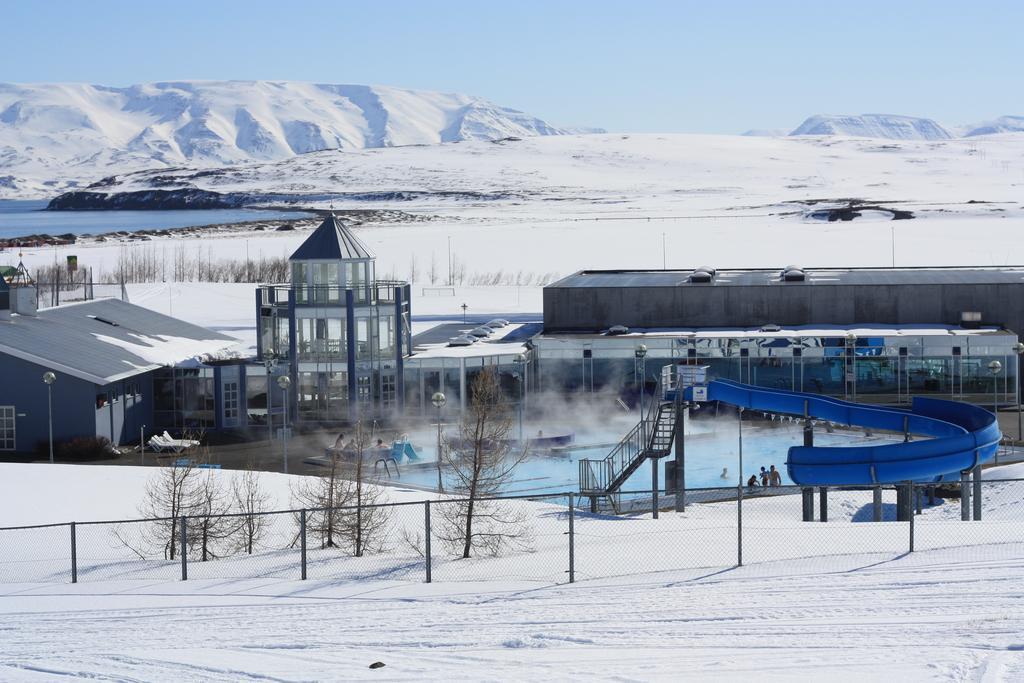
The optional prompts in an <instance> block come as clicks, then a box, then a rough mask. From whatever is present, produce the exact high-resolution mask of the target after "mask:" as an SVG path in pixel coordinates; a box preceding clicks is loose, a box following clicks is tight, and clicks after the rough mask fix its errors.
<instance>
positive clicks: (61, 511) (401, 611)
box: [0, 464, 1024, 681]
mask: <svg viewBox="0 0 1024 683" xmlns="http://www.w3.org/2000/svg"><path fill="white" fill-rule="evenodd" d="M1022 469H1024V468H1022V467H1021V466H1019V465H1017V466H1007V467H1002V468H997V469H990V470H987V471H986V478H988V479H993V478H996V477H998V478H1004V477H1016V476H1020V475H1021V474H1024V471H1022ZM153 472H154V470H153V469H152V468H136V467H128V466H122V467H93V466H79V467H76V466H61V465H58V466H49V465H45V464H41V465H2V466H0V473H2V475H3V476H2V478H0V482H2V483H0V520H3V524H5V525H7V524H10V523H12V522H25V521H29V520H30V519H31V520H33V521H58V520H61V519H68V517H69V516H70V517H72V518H76V519H78V520H81V521H86V520H90V519H91V520H95V519H97V518H102V517H107V516H117V517H121V516H132V513H133V512H134V510H135V508H136V507H137V505H138V502H139V497H140V495H141V494H140V490H141V484H142V483H143V482H144V481H145V479H146V477H148V476H150V475H151V474H152V473H153ZM54 473H56V476H55V475H54ZM216 476H224V477H231V476H235V475H234V474H232V473H230V472H226V471H225V472H218V473H216ZM264 476H265V477H266V479H265V483H266V485H267V487H268V489H270V490H271V491H272V493H273V496H274V502H275V503H285V502H286V501H287V499H288V490H289V487H288V478H287V477H286V476H285V475H270V474H267V475H264ZM19 482H20V483H19ZM1022 493H1024V483H993V484H990V485H986V498H985V521H982V522H970V523H964V522H960V521H958V520H959V503H958V501H947V502H946V503H944V504H940V505H937V506H935V507H930V508H929V507H926V508H925V509H924V511H923V514H922V515H921V516H919V517H917V518H916V525H915V526H916V541H917V542H916V550H915V552H914V553H912V554H908V553H907V552H906V550H907V541H908V525H907V524H906V523H896V522H891V521H886V522H882V523H873V522H863V521H856V520H860V519H864V515H863V512H864V510H865V509H866V507H867V504H868V502H869V501H870V493H868V492H833V493H832V494H831V496H830V521H829V523H827V524H823V523H820V522H815V523H802V522H800V521H799V514H800V501H799V497H798V496H779V497H774V498H751V499H748V500H746V501H745V502H744V515H743V525H744V566H742V567H736V566H735V562H736V557H735V552H736V547H735V546H736V537H737V528H736V514H735V503H731V502H718V503H709V504H699V505H691V506H689V508H688V510H687V511H686V512H685V513H682V514H676V513H672V512H663V513H662V515H661V518H660V519H658V520H654V519H651V518H650V515H639V516H636V517H628V518H612V517H605V516H600V515H598V516H592V515H586V514H581V513H578V514H577V516H576V523H575V550H576V553H575V566H576V580H577V582H576V583H575V584H573V585H568V584H567V583H566V581H567V576H566V574H565V573H564V572H565V570H566V568H567V562H568V539H567V536H566V534H565V532H566V531H567V530H568V525H567V522H568V519H567V514H566V511H565V508H564V507H560V506H557V505H554V504H551V503H543V502H526V501H524V502H521V503H518V504H517V505H520V506H522V507H523V508H524V509H527V510H529V511H530V513H531V514H530V517H529V520H530V522H529V523H530V526H531V529H532V531H533V534H532V538H531V541H530V548H529V549H528V550H524V551H517V552H513V553H510V554H509V555H508V556H506V557H499V558H494V559H488V558H479V559H474V560H470V561H463V560H452V559H450V558H449V557H448V556H447V555H446V553H445V551H444V550H443V548H442V547H440V544H438V547H435V550H434V553H433V554H434V556H435V566H434V583H431V584H425V583H423V565H422V559H421V558H419V557H418V556H415V554H414V553H410V552H408V551H406V550H402V551H398V550H396V551H393V552H385V553H383V554H379V555H376V556H370V557H367V558H360V559H362V560H366V562H364V563H363V565H362V566H361V567H360V566H357V565H356V564H355V561H356V560H357V558H351V557H344V556H342V554H341V553H338V552H334V553H333V555H332V556H331V557H326V556H325V555H324V554H323V553H321V552H320V551H319V550H318V549H315V548H314V549H311V555H310V580H308V581H305V582H303V581H298V580H297V578H298V566H297V559H298V554H297V552H296V551H295V550H294V549H292V550H289V551H267V552H265V553H262V554H260V555H259V556H254V557H252V558H244V557H243V558H241V559H237V558H230V559H226V560H218V561H214V562H208V563H200V562H198V561H195V560H193V561H191V562H190V565H189V569H190V573H189V580H188V581H187V582H182V581H180V580H178V578H179V577H178V576H177V570H178V567H177V562H158V563H152V562H150V563H144V562H142V561H140V560H138V559H137V558H136V560H135V564H134V566H129V564H130V563H129V561H128V560H127V559H126V558H124V557H120V558H118V563H117V564H116V565H115V564H110V565H108V566H107V567H106V568H105V569H104V571H100V572H99V573H97V574H90V570H89V568H90V567H92V568H99V566H100V564H101V560H102V559H103V558H102V557H101V556H102V555H103V553H98V552H97V549H98V548H99V547H100V545H101V544H100V543H99V542H100V541H101V539H103V538H104V534H101V533H99V529H101V527H94V529H96V531H93V532H88V533H86V534H84V535H83V529H87V528H88V527H83V526H79V534H80V535H79V547H80V549H79V563H80V566H82V567H84V569H80V574H79V580H80V583H78V584H75V585H71V584H69V583H66V582H64V583H54V582H50V581H36V582H11V578H10V571H11V567H12V563H13V564H14V565H19V564H20V565H21V566H22V568H24V564H25V561H26V560H28V559H31V557H32V556H33V555H39V553H41V552H42V553H43V554H45V553H50V555H51V561H53V560H56V559H57V558H58V557H59V556H60V555H61V554H62V550H60V548H61V546H65V545H66V543H67V535H66V532H67V527H62V528H60V529H61V534H60V536H59V537H56V536H55V537H52V538H49V537H47V536H45V535H40V536H38V537H37V541H38V540H40V539H41V540H42V545H43V546H44V547H45V548H44V549H40V548H36V549H35V550H27V546H26V541H25V540H24V538H25V537H20V538H21V539H22V540H21V542H20V543H21V547H20V548H18V547H16V546H15V547H12V545H14V544H13V543H12V537H11V535H10V532H6V533H5V532H0V577H2V579H3V582H2V583H0V632H2V633H3V634H4V635H3V641H4V647H3V648H2V649H0V678H2V679H3V680H18V681H21V680H25V681H35V680H53V679H56V678H65V677H74V678H99V679H100V680H225V681H227V680H232V681H234V680H256V679H259V680H281V681H293V680H294V681H299V680H367V679H370V678H375V679H387V680H410V679H420V680H422V679H425V678H426V679H437V678H446V679H451V680H508V679H517V680H522V679H526V678H538V679H555V680H584V679H589V680H594V679H598V680H619V681H622V680H652V679H658V680H679V679H680V678H684V679H685V678H698V679H701V680H746V679H749V678H750V677H751V676H756V677H758V678H759V679H766V680H792V679H794V678H800V679H804V680H806V679H808V678H815V679H827V680H843V681H845V680H850V681H854V680H857V681H863V680H883V679H887V680H893V679H895V680H913V681H918V680H940V681H963V680H979V681H1014V680H1020V677H1021V676H1022V675H1024V642H1022V641H1021V638H1020V634H1021V633H1022V632H1024V616H1021V615H1022V612H1021V609H1020V607H1021V604H1020V603H1021V601H1022V599H1024V594H1022V593H1021V591H1020V577H1021V575H1022V572H1024V525H1022V524H1021V521H1022V520H1024V507H1022V506H1024V501H1022V495H1021V494H1022ZM119 494H120V495H119ZM389 495H390V496H391V497H392V498H393V499H394V500H400V501H410V500H422V499H423V497H424V494H422V493H419V492H409V491H401V490H392V491H391V492H390V494H389ZM56 500H60V501H61V504H60V505H53V504H47V503H48V502H49V501H56ZM893 502H894V501H893V498H892V495H891V492H887V493H886V497H885V513H886V517H887V518H889V517H891V514H892V505H893ZM438 504H440V503H438V502H436V501H435V504H434V505H435V508H434V509H435V515H436V514H437V507H436V506H437V505H438ZM402 509H406V510H409V511H410V513H408V514H405V513H403V514H401V515H397V516H396V519H395V524H396V525H397V526H405V527H407V528H415V527H416V526H417V525H420V524H422V520H423V517H422V514H421V512H422V507H421V506H418V505H417V506H409V507H407V508H402ZM412 511H415V512H412ZM868 519H870V517H868ZM19 533H27V532H19ZM111 548H112V546H111V545H107V546H106V549H105V551H104V552H110V550H111ZM63 554H64V557H65V558H66V553H63ZM382 555H383V556H382ZM108 559H109V558H108ZM90 563H92V564H90ZM143 565H146V567H145V569H144V571H139V570H140V568H142V567H143ZM158 565H162V566H158ZM51 568H53V567H52V565H51ZM114 569H119V571H121V572H122V573H121V575H120V576H119V575H117V574H116V573H114V572H113V570H114ZM62 571H63V568H62ZM53 578H56V577H53ZM63 580H64V581H66V580H67V578H66V576H65V577H64V579H63ZM377 661H380V662H383V663H384V664H385V665H386V666H385V667H384V668H381V669H377V670H371V669H369V668H368V667H369V665H370V664H372V663H374V662H377Z"/></svg>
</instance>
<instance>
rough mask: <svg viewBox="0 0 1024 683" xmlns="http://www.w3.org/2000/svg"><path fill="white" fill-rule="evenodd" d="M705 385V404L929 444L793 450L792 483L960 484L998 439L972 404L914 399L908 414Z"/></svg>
mask: <svg viewBox="0 0 1024 683" xmlns="http://www.w3.org/2000/svg"><path fill="white" fill-rule="evenodd" d="M706 386H707V400H709V401H721V402H723V403H728V404H731V405H735V406H740V407H743V408H749V409H753V410H763V411H767V412H773V413H787V414H790V415H797V416H805V417H809V418H812V419H815V420H823V421H827V422H834V423H837V424H844V425H849V426H855V427H864V428H870V429H885V430H890V431H895V432H908V433H910V434H913V435H917V436H926V437H929V438H926V439H920V440H916V441H910V442H907V443H899V444H888V445H884V446H840V447H828V446H793V447H791V448H790V449H789V453H788V456H787V458H786V468H787V470H788V472H789V478H790V479H792V480H793V482H794V483H796V484H799V485H801V486H841V485H871V484H894V483H899V482H905V481H919V482H934V481H942V480H944V479H951V478H952V479H958V478H959V476H960V472H962V471H964V470H969V469H971V468H973V467H974V466H976V465H978V464H981V463H983V462H985V461H987V460H990V459H991V458H993V457H994V456H995V453H996V449H997V448H998V447H999V439H1000V438H1001V437H1002V434H1001V433H1000V431H999V424H998V423H997V422H996V419H995V416H994V415H993V414H992V413H990V412H989V411H987V410H985V409H983V408H979V407H977V406H973V405H971V404H969V403H958V402H955V401H943V400H940V399H934V398H914V400H913V402H912V404H911V407H910V409H909V410H908V409H904V408H889V407H883V406H873V405H865V404H863V403H852V402H850V401H841V400H839V399H835V398H829V397H827V396H819V395H817V394H807V393H802V392H796V391H784V390H780V389H766V388H764V387H755V386H750V385H748V384H740V383H739V382H732V381H729V380H714V381H712V382H709V383H708V384H707V385H706ZM693 389H694V388H693V387H687V388H686V389H685V390H684V392H683V396H684V398H686V399H687V400H690V401H692V400H693ZM673 393H674V392H673Z"/></svg>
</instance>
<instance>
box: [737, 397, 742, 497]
mask: <svg viewBox="0 0 1024 683" xmlns="http://www.w3.org/2000/svg"><path fill="white" fill-rule="evenodd" d="M738 418H739V422H738V424H739V439H740V452H739V465H740V471H739V475H738V476H739V487H740V489H741V490H742V489H743V408H740V409H739V414H738Z"/></svg>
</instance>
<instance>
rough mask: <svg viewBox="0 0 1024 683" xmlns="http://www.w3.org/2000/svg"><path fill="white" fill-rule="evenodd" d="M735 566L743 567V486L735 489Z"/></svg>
mask: <svg viewBox="0 0 1024 683" xmlns="http://www.w3.org/2000/svg"><path fill="white" fill-rule="evenodd" d="M740 476H742V475H740ZM736 566H737V567H742V566H743V485H742V484H741V485H739V486H737V487H736Z"/></svg>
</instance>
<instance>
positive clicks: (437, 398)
mask: <svg viewBox="0 0 1024 683" xmlns="http://www.w3.org/2000/svg"><path fill="white" fill-rule="evenodd" d="M430 402H431V403H433V404H434V407H435V408H437V491H438V493H443V492H444V483H443V482H442V481H441V408H444V404H445V403H447V402H448V399H447V398H445V396H444V394H442V393H441V392H440V391H435V392H434V395H433V396H431V397H430Z"/></svg>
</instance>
